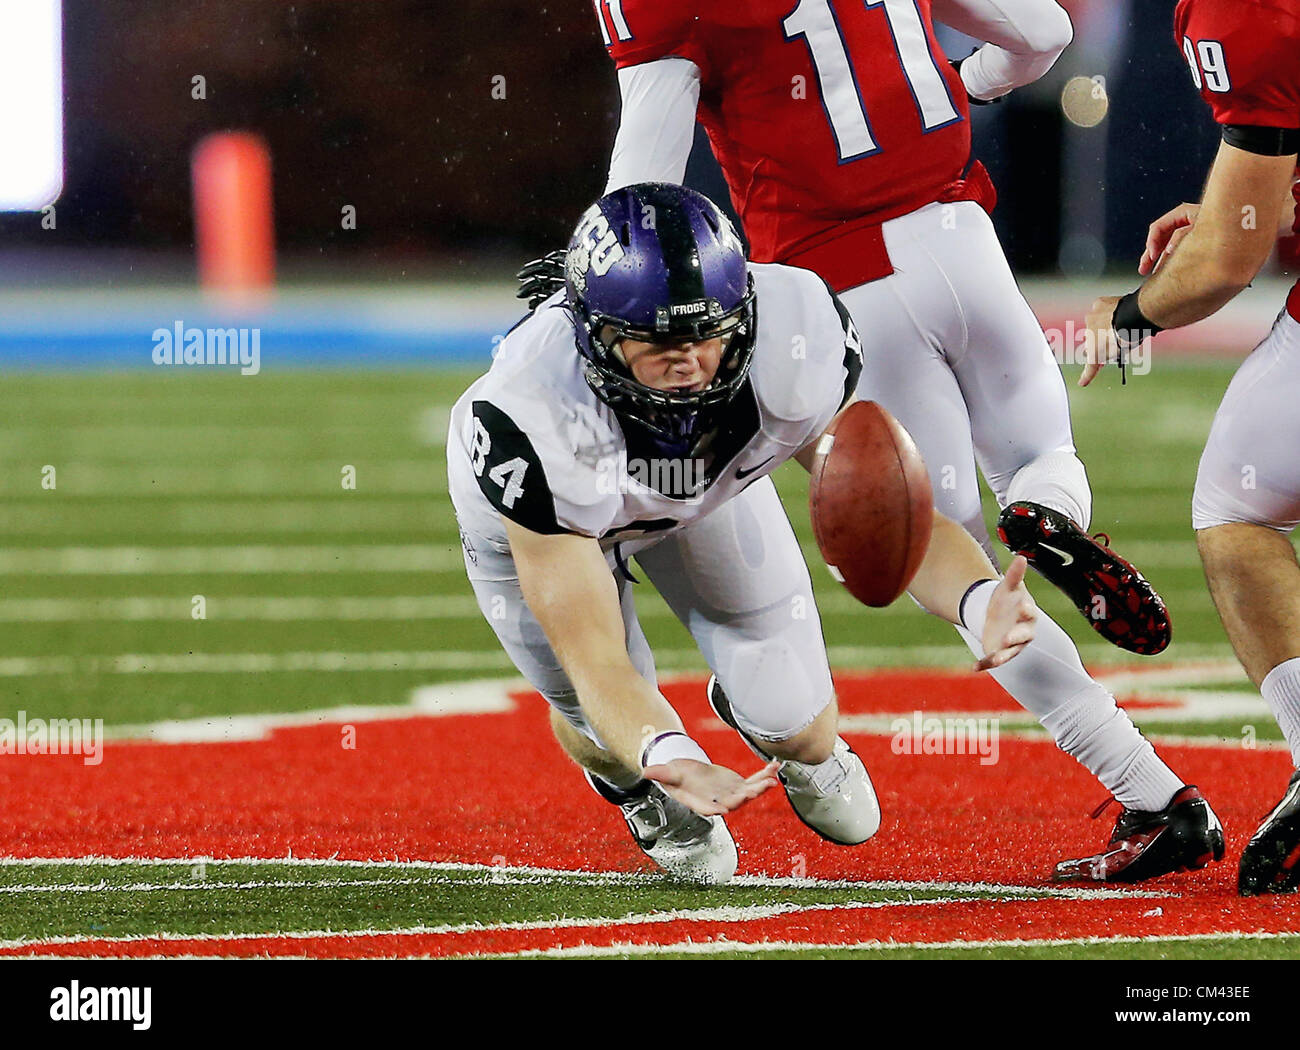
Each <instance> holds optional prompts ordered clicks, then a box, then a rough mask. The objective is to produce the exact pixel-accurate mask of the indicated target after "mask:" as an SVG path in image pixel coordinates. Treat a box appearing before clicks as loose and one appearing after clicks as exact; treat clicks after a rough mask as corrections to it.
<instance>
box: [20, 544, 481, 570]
mask: <svg viewBox="0 0 1300 1050" xmlns="http://www.w3.org/2000/svg"><path fill="white" fill-rule="evenodd" d="M463 568H464V559H463V557H462V556H461V552H460V549H459V547H454V548H450V547H435V546H432V545H430V544H424V543H393V544H375V545H362V544H350V545H347V546H326V545H321V546H302V545H297V546H290V545H286V546H274V545H268V546H236V547H21V548H14V547H8V548H6V549H4V550H0V575H8V576H52V575H109V576H129V575H138V574H143V573H205V574H206V573H303V572H310V573H317V572H450V571H452V570H453V569H455V570H457V571H463Z"/></svg>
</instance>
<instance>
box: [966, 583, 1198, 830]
mask: <svg viewBox="0 0 1300 1050" xmlns="http://www.w3.org/2000/svg"><path fill="white" fill-rule="evenodd" d="M992 593H993V588H992V587H981V588H979V589H978V590H977V591H975V592H974V593H973V594H971V596H970V597H969V598H968V599H967V602H966V608H965V609H964V610H963V613H964V615H965V619H966V622H967V623H968V624H970V625H971V628H972V629H966V628H963V627H960V626H959V627H958V628H957V632H958V633H959V634H960V635H961V636H962V638H963V639H964V640H965V642H966V644H967V645H968V646H969V647H970V650H971V652H973V653H974V654H975V655H976V656H977V657H982V656H983V655H984V647H983V646H982V645H981V644H980V641H979V634H976V633H974V632H975V631H978V632H979V633H980V634H982V633H983V625H984V617H985V613H986V611H987V609H988V602H989V598H990V597H991V596H992ZM1034 630H1035V634H1034V640H1033V641H1032V642H1030V643H1029V644H1028V645H1027V646H1025V648H1024V649H1022V650H1021V651H1020V652H1019V653H1018V654H1017V655H1016V656H1015V657H1013V658H1012V659H1011V660H1009V661H1008V662H1007V663H1005V664H1003V665H1002V666H1001V667H997V668H994V669H993V670H992V671H990V672H989V674H991V675H992V676H993V678H994V679H995V680H996V681H997V683H998V685H1000V686H1002V688H1003V689H1005V690H1006V691H1007V692H1008V693H1010V694H1011V695H1012V696H1013V697H1014V698H1015V700H1016V702H1017V703H1019V704H1020V706H1021V707H1023V708H1024V709H1025V710H1026V711H1028V712H1029V713H1030V714H1032V715H1033V716H1034V717H1035V718H1037V719H1038V721H1039V722H1040V723H1041V724H1042V725H1043V728H1045V729H1046V730H1047V731H1048V732H1049V733H1051V734H1052V738H1053V739H1054V740H1055V741H1056V743H1057V746H1058V747H1060V748H1061V750H1062V751H1064V752H1065V753H1066V754H1068V755H1071V756H1073V757H1074V758H1075V759H1077V760H1078V761H1079V763H1080V764H1081V765H1083V766H1084V767H1085V768H1086V769H1088V770H1089V771H1090V772H1091V773H1092V774H1093V775H1094V776H1095V777H1096V778H1097V779H1098V780H1100V781H1101V783H1102V784H1103V785H1104V786H1105V788H1106V789H1107V790H1108V791H1109V792H1110V793H1111V794H1112V795H1114V796H1115V798H1116V799H1117V800H1118V801H1119V802H1120V804H1121V805H1123V806H1127V807H1128V808H1130V809H1141V810H1160V809H1164V808H1165V806H1166V805H1168V804H1169V800H1170V799H1171V798H1172V797H1173V796H1174V795H1175V794H1177V792H1178V791H1179V789H1181V788H1182V787H1183V782H1182V780H1180V779H1179V777H1178V776H1177V774H1175V773H1174V772H1173V770H1171V769H1170V768H1169V767H1168V766H1167V765H1165V763H1164V762H1163V761H1162V760H1161V758H1160V756H1159V755H1157V754H1156V751H1155V748H1153V747H1152V746H1151V741H1149V740H1147V738H1146V737H1144V736H1143V735H1142V734H1141V733H1140V732H1138V728H1137V726H1135V725H1134V724H1133V722H1132V720H1131V719H1130V718H1129V716H1128V714H1127V713H1126V712H1125V711H1123V710H1122V709H1121V708H1119V707H1118V706H1116V704H1115V697H1114V696H1113V695H1111V693H1110V691H1109V690H1108V689H1106V688H1105V687H1104V686H1103V685H1101V684H1100V683H1099V682H1097V681H1095V680H1094V679H1093V678H1092V677H1091V676H1090V675H1089V674H1088V672H1087V671H1086V670H1084V667H1083V662H1082V661H1081V660H1080V659H1079V651H1078V649H1076V648H1075V645H1074V642H1073V641H1072V640H1071V639H1070V636H1069V635H1068V634H1066V633H1065V631H1064V630H1062V629H1061V626H1060V625H1059V624H1058V623H1056V622H1055V621H1054V620H1052V619H1051V618H1050V617H1049V616H1047V614H1046V613H1044V612H1043V611H1042V610H1041V609H1040V610H1039V611H1038V622H1037V623H1036V624H1035V628H1034Z"/></svg>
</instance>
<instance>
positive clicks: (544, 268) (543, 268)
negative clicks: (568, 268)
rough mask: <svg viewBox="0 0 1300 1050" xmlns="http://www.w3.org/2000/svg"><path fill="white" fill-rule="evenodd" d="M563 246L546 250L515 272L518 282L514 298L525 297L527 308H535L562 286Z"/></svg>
mask: <svg viewBox="0 0 1300 1050" xmlns="http://www.w3.org/2000/svg"><path fill="white" fill-rule="evenodd" d="M565 254H566V253H565V251H564V249H563V248H557V249H555V251H553V252H547V253H546V254H545V255H543V256H542V257H541V258H540V259H534V260H533V261H532V262H530V263H528V264H527V265H526V266H525V267H524V268H523V269H521V270H520V271H519V272H518V273H517V274H515V280H517V281H518V282H519V291H517V292H515V298H516V299H527V300H528V309H530V310H536V309H537V307H538V305H539V304H540V303H542V302H544V301H545V300H547V299H549V298H550V297H551V296H552V295H554V294H555V293H556V292H558V291H559V290H560V289H561V288H563V287H564V256H565Z"/></svg>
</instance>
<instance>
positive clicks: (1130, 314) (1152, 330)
mask: <svg viewBox="0 0 1300 1050" xmlns="http://www.w3.org/2000/svg"><path fill="white" fill-rule="evenodd" d="M1138 291H1141V289H1138ZM1110 327H1111V330H1112V331H1113V332H1114V333H1115V337H1116V338H1117V339H1119V342H1120V345H1121V346H1122V347H1124V348H1125V349H1129V348H1131V347H1134V346H1137V345H1138V344H1139V343H1141V342H1142V340H1143V339H1147V338H1149V337H1151V336H1153V335H1159V334H1160V333H1161V332H1163V331H1164V329H1163V328H1161V327H1160V326H1159V325H1158V324H1156V323H1155V322H1154V321H1153V320H1151V318H1149V317H1147V315H1146V314H1144V313H1143V312H1142V308H1141V307H1140V306H1138V293H1137V292H1129V293H1128V295H1126V296H1124V298H1123V299H1121V300H1120V301H1119V302H1118V303H1116V304H1115V313H1114V315H1113V316H1112V318H1111V322H1110Z"/></svg>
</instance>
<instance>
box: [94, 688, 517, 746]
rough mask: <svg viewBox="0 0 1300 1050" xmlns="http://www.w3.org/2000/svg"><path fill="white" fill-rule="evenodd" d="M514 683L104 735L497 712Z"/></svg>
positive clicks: (203, 736)
mask: <svg viewBox="0 0 1300 1050" xmlns="http://www.w3.org/2000/svg"><path fill="white" fill-rule="evenodd" d="M518 686H519V683H518V682H514V681H512V680H508V679H498V680H488V681H478V682H456V683H451V684H448V685H446V686H421V687H420V688H419V689H416V690H414V691H413V692H412V693H411V699H410V701H409V702H408V703H405V704H384V705H375V706H364V705H359V704H354V705H349V706H343V707H325V708H317V709H315V710H310V711H285V712H278V713H275V714H261V715H227V716H225V717H221V718H187V719H169V720H166V721H162V722H151V723H148V724H145V725H136V726H131V725H127V726H116V727H110V729H109V730H108V733H107V735H108V736H109V737H111V738H115V739H127V740H154V741H157V742H159V743H168V744H182V743H206V742H212V741H235V740H265V739H267V738H268V737H269V736H270V735H271V733H272V732H273V731H274V730H276V729H290V728H296V727H300V726H316V725H335V724H337V725H344V724H352V723H357V722H378V721H383V720H386V719H394V718H413V717H419V716H439V715H469V714H473V715H482V714H500V713H503V712H506V711H512V710H514V706H515V704H514V701H513V700H511V699H510V697H509V695H508V693H507V690H508V689H510V688H512V687H513V688H518Z"/></svg>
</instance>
